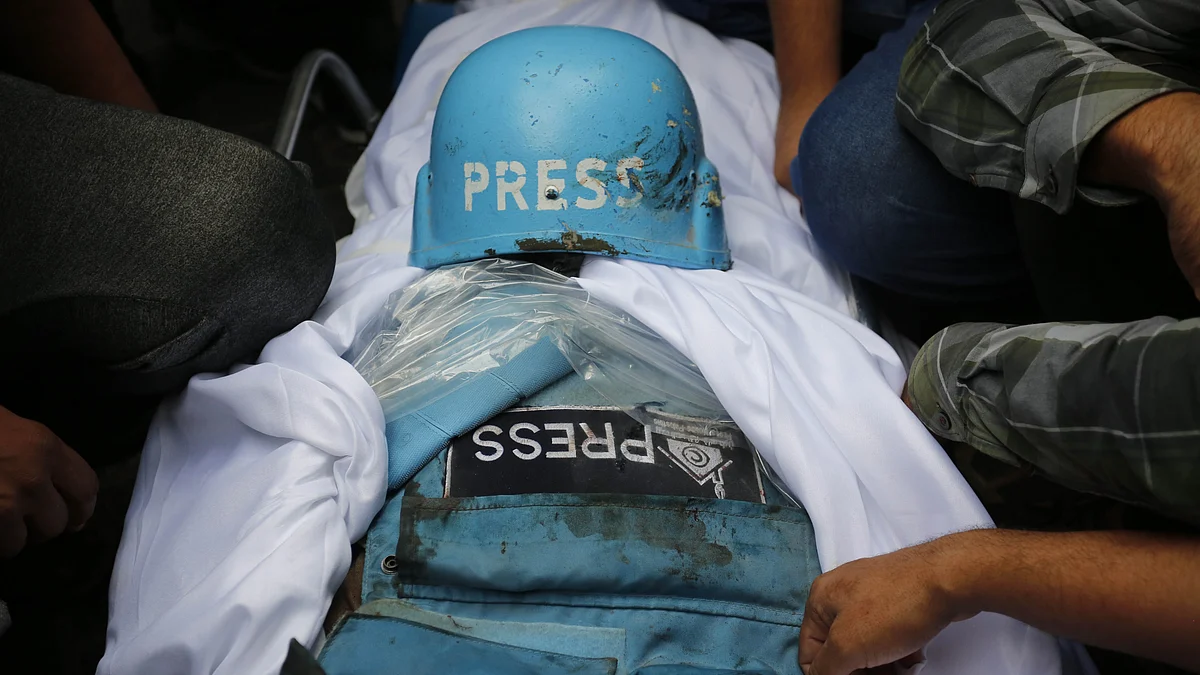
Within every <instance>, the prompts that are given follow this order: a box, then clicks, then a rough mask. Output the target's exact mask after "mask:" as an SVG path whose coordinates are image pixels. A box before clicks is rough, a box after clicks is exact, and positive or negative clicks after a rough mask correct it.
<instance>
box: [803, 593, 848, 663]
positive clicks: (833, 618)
mask: <svg viewBox="0 0 1200 675" xmlns="http://www.w3.org/2000/svg"><path fill="white" fill-rule="evenodd" d="M830 579H831V577H830V576H829V575H828V574H823V575H821V576H819V577H817V578H816V579H815V580H814V581H813V584H812V588H810V589H809V592H808V602H807V603H805V606H804V622H803V623H801V624H800V649H799V652H800V655H799V661H800V670H802V671H803V672H804V675H849V674H850V673H851V672H853V671H854V670H855V668H854V667H853V666H851V665H849V663H850V661H849V659H848V658H847V654H846V653H845V650H844V649H842V647H841V643H840V642H839V641H838V639H837V633H838V631H837V615H838V610H837V606H836V604H835V603H834V602H833V600H832V594H833V591H832V589H831V586H832V585H833V584H832V583H831V582H830Z"/></svg>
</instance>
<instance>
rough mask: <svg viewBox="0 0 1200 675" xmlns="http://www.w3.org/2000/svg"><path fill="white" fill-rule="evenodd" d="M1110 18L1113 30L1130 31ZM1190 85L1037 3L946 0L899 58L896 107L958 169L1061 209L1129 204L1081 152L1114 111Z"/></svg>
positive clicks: (969, 176) (1118, 112)
mask: <svg viewBox="0 0 1200 675" xmlns="http://www.w3.org/2000/svg"><path fill="white" fill-rule="evenodd" d="M1109 18H1110V19H1111V18H1112V17H1109ZM1126 20H1128V17H1126ZM1113 21H1114V22H1115V23H1113V24H1112V25H1111V26H1109V27H1108V28H1109V30H1111V31H1112V34H1114V35H1116V34H1120V32H1119V31H1118V27H1119V28H1120V30H1121V31H1123V30H1126V29H1127V27H1126V26H1125V24H1124V23H1121V22H1120V21H1116V19H1113ZM1080 28H1081V29H1083V28H1084V27H1080ZM1089 28H1090V30H1089V32H1092V31H1100V32H1102V28H1101V27H1097V26H1091V27H1089ZM1020 73H1039V74H1041V75H1040V76H1037V77H1032V76H1031V77H1021V76H1019V75H1018V74H1020ZM1187 89H1188V86H1187V85H1186V84H1185V83H1183V82H1179V81H1176V80H1173V79H1172V78H1170V77H1166V76H1163V75H1160V74H1157V73H1154V72H1151V71H1149V70H1147V69H1145V68H1141V67H1139V66H1136V65H1133V64H1132V63H1129V62H1127V61H1124V60H1122V59H1120V58H1117V57H1116V56H1114V55H1113V54H1112V53H1110V52H1108V51H1106V50H1105V49H1104V48H1102V47H1100V46H1098V45H1097V44H1096V43H1095V42H1093V41H1092V40H1090V39H1089V38H1088V37H1086V36H1084V35H1082V34H1080V33H1078V32H1075V30H1073V27H1072V26H1071V25H1063V24H1062V23H1061V22H1060V21H1059V19H1058V18H1057V17H1055V16H1054V15H1052V14H1050V13H1049V12H1048V11H1047V10H1046V8H1045V7H1044V6H1043V5H1042V4H1040V3H1034V2H1020V1H1018V0H992V1H989V2H974V1H973V0H947V1H946V2H944V3H943V4H941V5H939V7H938V9H937V12H936V13H935V14H934V16H933V18H931V19H930V20H929V22H928V23H927V24H926V28H925V29H924V30H922V31H921V32H920V33H918V35H917V37H916V38H915V39H914V40H913V42H912V45H911V46H910V48H909V51H908V53H907V55H906V56H905V59H904V64H903V66H902V68H901V74H900V81H899V86H898V89H897V106H896V115H897V118H898V119H899V120H900V123H901V124H902V125H904V127H905V128H906V129H908V130H909V132H911V133H912V134H913V135H914V136H915V137H916V138H917V139H918V140H919V141H921V142H922V143H923V144H924V145H926V146H927V147H929V148H930V150H932V151H933V153H934V154H935V155H936V156H937V157H938V159H939V160H940V161H941V162H942V164H943V165H944V166H945V167H946V168H947V169H948V170H949V171H950V172H951V173H953V174H954V175H956V176H959V177H961V178H964V179H967V180H970V181H971V182H972V183H974V184H975V185H978V186H980V187H988V188H997V189H1002V190H1006V191H1008V192H1011V193H1013V194H1016V195H1017V196H1019V197H1021V198H1023V199H1030V200H1033V201H1037V202H1040V203H1042V204H1045V205H1046V206H1049V207H1050V208H1052V209H1054V210H1055V211H1057V212H1059V213H1066V212H1067V211H1068V210H1070V208H1071V206H1072V204H1073V203H1074V199H1075V196H1076V193H1077V191H1079V192H1080V193H1081V194H1083V195H1084V196H1085V197H1086V198H1088V199H1089V200H1091V201H1093V202H1096V203H1101V204H1105V205H1117V204H1123V203H1130V202H1132V201H1135V199H1136V197H1135V196H1133V195H1130V194H1122V193H1119V192H1113V191H1106V190H1099V189H1095V186H1094V185H1089V182H1090V181H1088V180H1087V179H1088V177H1089V176H1088V175H1087V174H1085V173H1083V172H1082V167H1081V166H1080V160H1081V158H1082V157H1084V156H1085V155H1086V151H1087V149H1088V148H1089V147H1090V145H1091V144H1092V142H1093V141H1094V140H1095V139H1096V136H1097V135H1098V134H1100V133H1101V131H1102V130H1103V129H1105V128H1106V127H1107V126H1108V125H1109V124H1110V123H1111V122H1113V121H1114V120H1117V119H1119V118H1120V117H1121V116H1122V115H1124V114H1125V113H1127V112H1129V111H1130V110H1134V109H1136V108H1137V107H1138V106H1141V105H1143V104H1145V103H1146V102H1147V101H1151V100H1153V99H1155V98H1156V97H1158V96H1159V95H1161V94H1162V93H1164V92H1169V91H1183V90H1187Z"/></svg>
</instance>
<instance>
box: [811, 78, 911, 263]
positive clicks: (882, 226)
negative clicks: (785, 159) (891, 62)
mask: <svg viewBox="0 0 1200 675" xmlns="http://www.w3.org/2000/svg"><path fill="white" fill-rule="evenodd" d="M855 103H856V101H855V100H854V99H853V98H849V99H848V97H847V96H845V95H844V94H842V93H841V92H837V91H835V93H834V94H833V95H831V96H830V97H829V98H828V99H826V101H825V102H824V103H822V104H821V106H820V107H818V108H817V110H816V112H815V113H814V114H813V116H812V118H811V119H810V120H809V121H808V124H807V125H806V126H805V129H804V135H803V136H802V137H801V139H800V148H799V153H798V155H797V157H796V160H795V162H793V164H792V180H793V183H794V185H795V187H796V190H797V194H798V195H799V196H800V199H801V200H802V203H803V207H804V215H805V219H806V220H807V222H808V226H809V229H810V231H811V232H812V235H813V239H814V240H815V241H816V242H817V244H818V246H820V247H821V249H822V250H823V251H824V252H825V253H826V255H828V256H829V257H830V258H831V259H833V260H834V261H835V262H836V263H838V264H839V265H841V266H843V267H845V268H846V269H848V270H849V271H850V272H851V273H853V274H856V275H859V276H862V277H865V278H875V277H878V276H879V272H880V270H878V269H877V268H878V267H879V266H880V265H881V264H887V261H888V256H887V255H881V254H880V252H881V250H882V251H884V252H886V251H887V250H888V249H891V248H892V246H893V244H894V242H889V241H887V236H886V235H887V234H888V233H889V232H892V231H893V229H892V228H890V227H889V226H888V225H889V221H890V220H892V215H893V211H894V209H895V202H894V200H893V199H891V195H890V192H889V187H890V183H891V179H892V177H890V176H888V175H887V174H886V173H884V170H885V167H884V166H883V165H882V163H881V162H880V157H879V154H878V153H879V150H880V145H881V141H883V140H885V139H883V138H881V137H884V136H886V134H887V133H888V130H881V129H880V128H879V127H880V125H881V124H887V123H894V121H893V120H891V119H890V118H889V119H886V120H879V119H872V118H871V117H870V116H869V115H862V114H861V113H860V112H858V111H856V110H855ZM895 131H896V132H898V130H895ZM892 253H893V254H894V253H895V251H894V250H893V251H892Z"/></svg>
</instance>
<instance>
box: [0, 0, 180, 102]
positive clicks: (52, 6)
mask: <svg viewBox="0 0 1200 675" xmlns="http://www.w3.org/2000/svg"><path fill="white" fill-rule="evenodd" d="M0 57H3V62H4V63H5V64H6V65H8V66H9V70H10V72H12V73H13V74H14V75H19V76H21V77H24V78H26V79H29V80H33V81H35V82H38V83H40V84H44V85H47V86H49V87H51V88H53V89H55V90H57V91H59V92H61V93H63V94H70V95H72V96H81V97H83V98H90V99H92V100H94V101H104V102H106V103H116V104H118V105H124V106H127V107H130V108H140V109H142V110H149V111H151V112H154V111H156V110H157V109H156V107H155V105H154V100H153V99H151V98H150V94H149V93H147V92H146V88H145V87H144V86H143V85H142V81H141V79H139V78H138V76H137V73H135V72H134V71H133V67H132V66H131V65H130V64H129V60H128V59H126V58H125V53H124V52H122V51H121V46H120V45H118V44H117V41H116V40H115V39H114V38H113V36H112V33H110V32H109V31H108V27H107V26H105V25H104V21H103V20H102V19H101V18H100V15H99V14H97V13H96V9H95V8H94V7H92V3H91V1H90V0H12V1H10V2H0Z"/></svg>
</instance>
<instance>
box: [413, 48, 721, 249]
mask: <svg viewBox="0 0 1200 675" xmlns="http://www.w3.org/2000/svg"><path fill="white" fill-rule="evenodd" d="M534 252H576V253H589V254H594V255H608V256H620V257H627V258H633V259H636V260H643V261H647V262H654V263H661V264H665V265H671V266H674V267H682V268H687V269H704V268H715V269H728V268H729V266H730V255H729V246H728V242H727V241H726V237H725V223H724V216H723V213H722V209H721V189H720V185H719V184H718V176H717V170H716V168H715V167H713V165H712V164H711V163H710V162H709V161H708V159H706V158H705V156H704V141H703V138H702V135H701V129H700V118H699V116H698V115H697V113H696V103H695V101H694V99H693V98H692V91H691V89H690V88H689V86H688V83H687V80H685V79H684V77H683V73H681V72H680V71H679V68H678V67H677V66H676V65H675V63H674V62H672V61H671V59H670V58H669V57H667V56H666V55H665V54H663V53H662V52H661V51H659V50H658V49H657V48H655V47H654V46H653V45H651V44H650V43H648V42H646V41H644V40H641V39H639V38H636V37H634V36H632V35H629V34H627V33H622V32H620V31H614V30H609V29H604V28H591V27H584V26H551V27H541V28H530V29H526V30H521V31H517V32H515V33H510V34H508V35H505V36H503V37H500V38H497V39H495V40H492V41H491V42H488V43H487V44H485V45H483V46H482V47H480V48H479V49H477V50H475V51H474V52H473V53H472V54H470V55H469V56H468V57H467V58H466V59H465V60H463V62H462V63H461V64H459V66H458V68H457V69H455V71H454V73H453V74H452V75H451V76H450V79H449V81H448V82H447V83H446V87H445V90H444V91H443V92H442V96H441V99H440V101H439V103H438V108H437V113H436V116H435V119H434V125H433V140H432V144H431V147H430V161H429V163H428V164H426V165H425V166H424V167H423V168H422V169H421V172H420V174H419V175H418V177H417V185H416V203H415V210H414V214H413V247H412V253H411V254H410V259H409V262H410V263H411V264H413V265H415V266H418V267H424V268H432V267H439V266H442V265H447V264H450V263H455V262H464V261H469V260H475V259H479V258H490V257H496V256H501V255H507V254H520V253H534Z"/></svg>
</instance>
